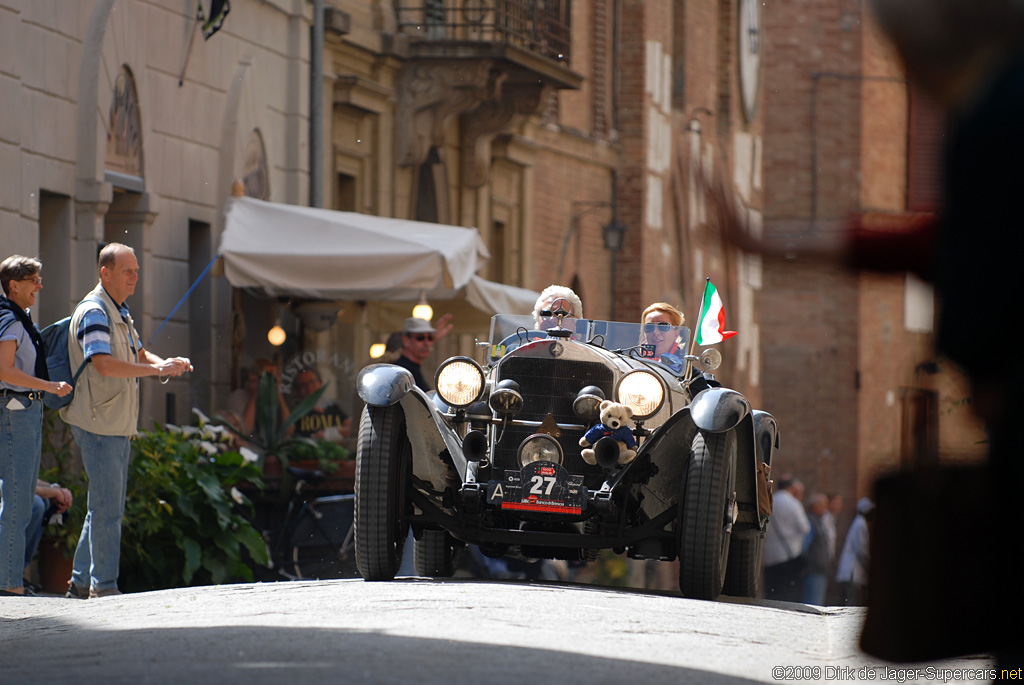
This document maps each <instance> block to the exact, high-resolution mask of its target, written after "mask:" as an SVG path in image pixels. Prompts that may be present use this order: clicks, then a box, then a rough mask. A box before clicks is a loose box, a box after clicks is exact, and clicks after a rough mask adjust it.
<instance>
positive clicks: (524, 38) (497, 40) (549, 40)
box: [395, 0, 572, 68]
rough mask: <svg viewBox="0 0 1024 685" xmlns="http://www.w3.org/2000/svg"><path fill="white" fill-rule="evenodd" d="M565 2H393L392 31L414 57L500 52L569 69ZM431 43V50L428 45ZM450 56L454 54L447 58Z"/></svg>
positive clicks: (518, 0) (433, 0) (569, 33)
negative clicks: (395, 23) (524, 55)
mask: <svg viewBox="0 0 1024 685" xmlns="http://www.w3.org/2000/svg"><path fill="white" fill-rule="evenodd" d="M571 4H572V1H571V0H418V1H417V0H395V15H396V18H397V20H398V29H399V31H401V32H402V33H404V34H406V35H407V36H408V37H409V40H410V44H411V45H413V46H414V47H415V49H416V52H418V53H420V54H429V55H430V56H443V54H444V53H443V52H440V50H447V51H449V52H456V53H461V54H460V55H459V56H470V53H471V52H472V51H473V50H472V46H473V45H476V46H478V49H477V52H480V50H479V48H484V47H486V48H493V49H497V50H502V49H503V48H506V47H511V48H515V49H517V50H516V51H517V52H518V51H525V52H527V53H532V54H533V55H535V56H541V57H545V58H547V59H549V60H553V61H554V62H557V63H559V65H560V66H561V67H562V68H568V66H569V50H570V42H571V41H570V38H571V28H572V24H571V22H570V20H569V7H570V5H571ZM431 44H433V45H431ZM450 56H456V55H450Z"/></svg>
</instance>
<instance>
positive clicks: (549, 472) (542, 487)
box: [501, 461, 583, 514]
mask: <svg viewBox="0 0 1024 685" xmlns="http://www.w3.org/2000/svg"><path fill="white" fill-rule="evenodd" d="M501 490H502V493H501V494H502V498H501V508H502V509H511V510H513V511H539V512H545V513H552V514H580V513H582V512H583V476H574V475H571V474H570V473H569V472H568V471H566V470H565V469H564V468H562V467H561V466H559V465H558V464H556V463H554V462H550V461H536V462H533V463H532V464H528V465H526V466H524V467H523V468H522V470H520V471H513V470H507V471H505V479H504V482H503V483H501Z"/></svg>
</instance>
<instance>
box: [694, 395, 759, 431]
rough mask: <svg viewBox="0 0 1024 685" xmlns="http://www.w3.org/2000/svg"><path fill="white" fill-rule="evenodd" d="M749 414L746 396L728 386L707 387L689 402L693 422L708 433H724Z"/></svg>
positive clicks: (748, 403)
mask: <svg viewBox="0 0 1024 685" xmlns="http://www.w3.org/2000/svg"><path fill="white" fill-rule="evenodd" d="M748 414H750V402H749V401H748V400H747V398H746V397H744V396H743V395H741V394H740V393H738V392H736V391H735V390H730V389H728V388H708V389H707V390H702V391H701V392H699V393H697V396H696V397H694V398H693V401H692V402H691V403H690V416H691V417H693V423H694V424H695V425H696V426H697V428H700V429H701V430H702V431H706V432H708V433H724V432H725V431H728V430H732V429H733V428H735V427H736V426H738V425H739V423H740V421H742V420H743V419H744V418H745V417H746V416H747V415H748Z"/></svg>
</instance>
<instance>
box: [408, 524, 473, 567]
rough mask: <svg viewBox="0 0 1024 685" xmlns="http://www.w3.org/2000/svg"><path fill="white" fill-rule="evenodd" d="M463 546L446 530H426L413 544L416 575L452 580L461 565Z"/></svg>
mask: <svg viewBox="0 0 1024 685" xmlns="http://www.w3.org/2000/svg"><path fill="white" fill-rule="evenodd" d="M463 546H464V545H463V544H462V543H461V542H458V541H457V540H456V539H455V538H453V537H452V536H451V533H449V532H448V531H446V530H424V531H423V534H422V535H421V536H420V538H419V539H418V540H416V541H415V542H414V543H413V549H414V550H415V552H416V558H415V564H416V575H418V576H431V577H434V578H451V577H452V576H453V575H455V569H456V568H457V567H458V565H459V553H460V552H462V548H463Z"/></svg>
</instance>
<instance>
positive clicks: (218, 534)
mask: <svg viewBox="0 0 1024 685" xmlns="http://www.w3.org/2000/svg"><path fill="white" fill-rule="evenodd" d="M229 442H230V436H229V435H228V434H227V433H226V432H225V431H224V429H223V428H221V427H219V426H208V425H207V426H200V427H199V428H195V427H184V428H179V427H177V426H168V427H167V428H161V427H160V426H155V427H154V429H153V430H152V431H143V432H140V433H139V435H138V437H137V438H136V439H135V440H134V441H133V442H132V452H133V458H132V461H131V465H130V466H129V469H128V497H127V503H126V506H125V516H124V521H123V524H122V532H121V575H120V581H119V585H120V587H121V589H122V590H126V591H139V590H153V589H161V588H169V587H183V586H190V585H208V584H217V583H224V582H229V581H235V580H243V581H251V580H252V579H253V574H252V569H251V568H250V567H249V566H248V565H247V564H246V563H245V562H246V560H245V553H248V555H249V557H251V559H252V560H253V561H255V562H256V563H259V564H264V565H265V564H266V563H267V549H266V545H265V544H264V541H263V538H262V537H261V536H260V534H259V533H258V532H257V531H256V529H254V528H253V527H252V525H251V524H250V522H249V520H248V519H247V518H246V516H245V515H243V514H244V513H248V512H249V511H251V508H252V504H251V503H250V501H249V499H248V498H247V497H246V496H245V495H244V494H242V492H241V490H239V488H238V487H236V486H238V485H242V486H243V487H246V486H247V485H248V486H249V487H251V488H259V487H262V481H261V479H260V471H259V468H258V467H257V466H256V465H255V464H254V463H252V462H251V461H247V460H246V459H245V458H244V457H243V456H242V455H241V454H240V453H239V452H238V451H235V450H232V449H230V447H229V444H228V443H229Z"/></svg>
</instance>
